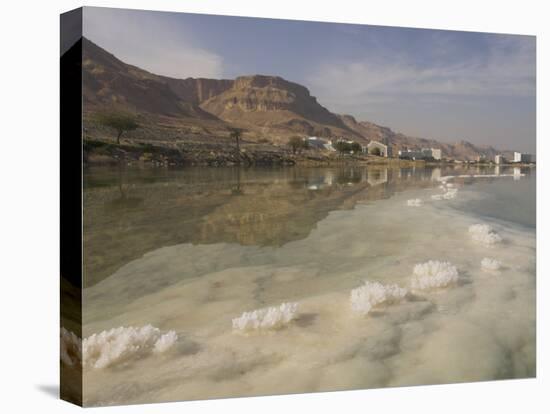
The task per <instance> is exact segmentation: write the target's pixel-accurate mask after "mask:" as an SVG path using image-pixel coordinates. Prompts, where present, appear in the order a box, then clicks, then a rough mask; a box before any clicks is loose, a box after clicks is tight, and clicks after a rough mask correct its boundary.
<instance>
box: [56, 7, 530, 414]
mask: <svg viewBox="0 0 550 414" xmlns="http://www.w3.org/2000/svg"><path fill="white" fill-rule="evenodd" d="M535 76H536V74H535V37H533V36H525V35H510V34H493V33H474V32H457V31H445V30H426V29H410V28H400V27H381V26H370V25H357V24H339V23H321V22H309V21H292V20H274V19H259V18H248V17H230V16H216V15H199V14H186V13H167V12H154V11H138V10H123V9H109V8H90V7H84V8H81V9H77V10H74V11H71V12H68V13H65V14H63V15H62V16H61V191H62V192H61V219H62V220H61V335H60V340H61V358H60V359H61V394H62V398H64V399H66V400H68V401H71V402H74V403H76V404H79V405H84V406H103V405H117V404H135V403H151V402H163V401H177V400H195V399H209V398H225V397H243V396H260V395H273V394H287V393H306V392H323V391H333V390H352V389H369V388H379V387H396V386H412V385H427V384H444V383H456V382H471V381H491V380H500V379H511V378H530V377H534V376H535V373H536V357H535V356H536V346H535V337H536V332H535V321H536V317H535V289H536V272H535V270H536V262H535V251H536V243H535V177H536V173H535V171H536V170H535V161H536V160H535V157H536V148H535V111H536V107H535V80H536V79H535Z"/></svg>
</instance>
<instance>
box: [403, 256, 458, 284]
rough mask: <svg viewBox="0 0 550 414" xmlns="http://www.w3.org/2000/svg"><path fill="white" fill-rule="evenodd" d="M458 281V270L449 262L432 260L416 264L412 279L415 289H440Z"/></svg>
mask: <svg viewBox="0 0 550 414" xmlns="http://www.w3.org/2000/svg"><path fill="white" fill-rule="evenodd" d="M457 281H458V270H457V269H456V267H455V266H453V265H452V264H451V263H449V262H440V261H438V260H430V261H428V262H426V263H419V264H417V265H415V266H414V269H413V276H412V280H411V288H412V289H413V290H429V289H439V288H444V287H447V286H449V285H452V284H454V283H456V282H457Z"/></svg>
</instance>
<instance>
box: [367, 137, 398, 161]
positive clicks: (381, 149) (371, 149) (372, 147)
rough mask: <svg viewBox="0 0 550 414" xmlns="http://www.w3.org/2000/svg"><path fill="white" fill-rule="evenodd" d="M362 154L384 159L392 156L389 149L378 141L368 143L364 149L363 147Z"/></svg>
mask: <svg viewBox="0 0 550 414" xmlns="http://www.w3.org/2000/svg"><path fill="white" fill-rule="evenodd" d="M363 152H366V153H368V154H369V155H378V156H379V157H386V158H388V157H391V156H392V152H391V147H390V146H388V145H386V144H382V143H381V142H378V141H371V142H369V143H368V145H367V146H366V147H363Z"/></svg>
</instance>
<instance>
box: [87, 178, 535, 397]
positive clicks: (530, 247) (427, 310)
mask: <svg viewBox="0 0 550 414" xmlns="http://www.w3.org/2000/svg"><path fill="white" fill-rule="evenodd" d="M369 172H370V171H369ZM442 175H444V174H442ZM395 176H397V174H394V177H395ZM449 180H450V179H449ZM525 181H527V180H520V181H518V182H514V181H513V180H511V179H510V180H508V181H506V180H499V182H500V183H503V184H502V185H509V186H510V193H514V192H515V188H516V187H514V186H516V185H518V184H519V185H521V184H522V183H524V182H525ZM401 184H403V183H401ZM278 185H281V186H283V187H284V188H287V187H288V188H292V191H295V193H294V192H293V193H292V195H291V196H288V197H286V198H284V200H283V201H284V203H288V204H289V205H291V204H292V203H294V202H295V197H296V194H302V193H304V192H307V186H305V185H301V186H288V184H287V183H286V182H283V183H279V184H278ZM403 185H404V184H403ZM388 187H389V188H390V190H391V183H389V184H388ZM243 188H244V191H243V195H240V196H239V197H230V196H227V197H228V200H229V201H227V203H233V204H234V205H235V207H234V208H233V209H229V207H227V205H221V206H220V200H219V198H216V197H214V199H213V201H211V200H209V202H211V203H210V204H209V203H206V202H204V205H205V206H208V209H209V210H208V211H212V212H211V213H209V215H207V216H206V217H205V218H204V219H203V220H204V222H205V223H206V224H207V225H208V226H205V227H204V228H203V231H204V232H208V231H210V232H213V233H214V232H218V233H222V230H223V232H231V231H234V232H238V233H239V236H240V240H243V242H242V243H241V244H239V243H237V242H235V241H234V239H230V241H227V239H225V238H223V237H221V235H220V237H219V239H214V238H210V239H208V241H209V242H208V243H199V242H197V243H182V242H177V241H175V242H173V244H167V243H165V241H164V240H163V243H165V244H163V245H162V246H159V248H157V249H154V250H151V249H150V251H148V253H147V254H145V255H139V256H137V257H136V258H135V259H132V260H131V261H129V262H128V263H126V264H125V265H124V266H122V267H121V268H119V269H118V270H116V272H114V273H113V274H112V275H111V276H110V277H109V278H107V279H105V280H103V281H102V282H101V283H98V284H97V285H95V286H93V287H91V288H87V289H85V291H84V300H85V303H86V307H85V308H84V314H83V318H84V328H83V330H84V332H83V334H84V336H85V337H86V336H91V335H93V334H94V333H96V332H102V331H106V332H108V331H109V330H111V329H113V328H114V327H115V328H116V327H119V326H134V327H140V326H146V325H147V324H151V325H153V326H157V327H159V328H161V329H162V331H161V332H160V335H161V336H162V335H166V334H167V333H169V332H174V335H175V332H178V333H181V334H180V335H179V336H180V337H179V338H177V339H175V344H173V345H172V347H170V348H168V350H167V351H165V352H164V353H163V354H162V356H159V355H156V353H155V344H157V343H158V339H157V341H155V342H153V341H149V342H147V345H146V347H145V352H144V353H143V354H142V353H141V351H139V352H137V353H135V354H133V356H128V357H129V359H126V358H125V357H121V358H119V359H115V360H114V362H113V363H112V364H110V365H108V367H109V368H108V369H93V367H91V366H90V365H86V366H85V369H84V384H85V391H84V400H85V404H86V405H97V404H116V403H133V402H144V401H165V400H177V399H202V398H213V397H227V396H250V395H265V394H277V393H288V392H312V391H329V390H343V389H357V388H373V387H388V386H403V385H418V384H433V383H446V382H463V381H478V380H494V379H503V378H524V377H532V376H534V374H535V368H536V352H535V351H536V346H535V337H536V335H535V327H536V324H535V306H534V303H535V300H534V298H535V285H536V283H535V254H534V253H535V234H534V229H531V228H526V227H525V226H520V225H516V223H515V222H514V221H513V220H506V221H504V220H497V219H495V218H492V219H488V218H487V217H486V216H489V217H491V216H490V214H491V210H487V211H483V212H482V213H483V216H482V215H481V213H480V215H477V214H474V213H471V212H468V211H464V210H461V209H460V205H461V203H465V204H467V203H469V202H470V201H471V200H475V199H479V198H482V197H484V196H485V195H484V193H481V192H479V191H477V190H476V188H475V186H472V187H468V186H467V185H465V186H462V185H460V197H459V200H457V201H456V202H452V203H448V202H444V201H440V202H437V203H436V202H426V203H425V204H424V205H423V206H422V209H420V210H419V209H414V208H409V207H408V206H407V200H409V199H416V198H418V199H421V200H427V199H430V195H431V194H434V193H435V192H438V193H441V195H443V194H444V192H443V191H441V190H440V189H438V188H437V187H435V188H434V187H433V186H432V187H430V188H423V189H417V188H409V189H407V190H406V191H405V192H403V193H395V194H393V193H390V196H388V198H385V199H381V200H376V201H372V200H370V199H369V200H363V199H362V198H361V194H362V193H361V192H360V191H358V190H357V189H356V188H353V187H351V188H350V187H348V186H345V188H346V189H348V188H349V190H350V193H352V194H353V195H352V197H353V198H352V199H347V200H346V202H345V203H342V204H336V203H335V204H333V205H334V207H333V208H332V211H330V213H328V214H324V215H323V214H319V215H318V216H317V217H321V218H318V219H317V221H315V222H314V223H313V224H311V223H310V228H308V231H302V230H303V229H301V228H297V226H298V224H297V223H298V222H296V221H294V222H291V223H290V224H289V222H286V221H285V220H284V217H283V216H282V215H281V208H282V207H281V205H284V204H282V203H281V204H278V207H279V208H278V209H274V208H272V204H273V197H271V196H270V195H268V196H265V197H264V195H263V194H262V195H261V196H260V197H259V198H258V197H251V196H250V195H249V190H248V189H247V187H246V186H243ZM380 188H382V186H377V187H369V188H368V190H367V191H368V192H370V193H371V194H372V193H373V191H374V190H376V191H378V189H380ZM352 190H353V191H352ZM367 191H365V192H367ZM484 191H487V190H484ZM445 192H446V190H445ZM204 193H205V194H206V193H208V191H205V192H204ZM307 193H308V200H313V201H320V202H321V203H323V204H326V203H327V201H326V199H323V198H322V197H325V196H329V197H332V196H334V194H335V193H336V190H335V189H330V191H328V190H326V189H323V190H320V191H316V192H307ZM329 193H330V194H329ZM178 194H179V193H178ZM201 196H202V195H201ZM205 197H206V196H205ZM229 197H230V198H229ZM315 197H320V198H319V199H317V198H315ZM329 200H330V201H331V202H333V198H330V199H329ZM350 200H353V203H351V201H350ZM155 201H156V200H155ZM200 202H202V201H200ZM262 202H265V203H266V204H267V205H269V207H270V208H271V209H272V210H274V211H273V214H277V216H276V217H277V220H276V221H275V224H274V225H273V226H269V225H268V223H267V222H266V220H265V213H264V212H262V211H261V210H259V207H258V205H259V204H261V203H262ZM520 202H523V199H522V200H520ZM197 203H199V201H197ZM451 204H453V205H452V206H451ZM199 207H202V204H200V205H199ZM101 208H104V203H103V204H101ZM149 208H150V207H149ZM304 208H305V209H306V211H307V213H308V214H307V217H308V218H310V217H313V216H314V213H316V212H317V211H316V210H315V209H316V208H318V207H317V205H316V204H307V206H305V207H304ZM517 208H518V209H519V208H522V205H518V207H517ZM204 209H205V210H206V209H207V208H206V207H204ZM241 210H245V211H246V214H243V215H238V214H237V213H238V212H240V211H241ZM154 211H155V210H154V209H153V212H154ZM130 213H131V212H128V213H126V214H130ZM216 215H218V216H219V215H223V216H224V217H226V216H229V217H230V218H231V220H232V221H231V222H232V223H233V222H234V223H235V226H234V227H230V228H226V227H223V228H222V230H220V227H219V226H218V227H217V226H215V224H216V221H215V218H216V217H218V216H216ZM304 217H306V215H304ZM482 217H483V218H482ZM159 220H160V218H159ZM304 220H305V219H304ZM301 221H303V220H301ZM301 221H300V223H301ZM486 222H487V223H489V222H490V223H491V230H492V229H493V228H494V229H497V230H498V235H499V236H500V237H501V238H502V240H506V243H500V244H498V245H495V248H493V249H490V250H489V249H487V248H485V245H482V246H480V245H479V244H478V243H473V242H472V236H471V233H470V232H469V231H465V229H469V227H470V226H472V225H474V224H476V223H486ZM280 228H283V229H284V230H285V231H286V232H294V231H296V232H298V230H300V233H299V237H295V238H294V239H292V240H291V241H287V240H284V241H280V239H278V238H277V237H274V239H275V241H276V242H275V243H273V244H271V245H264V244H262V243H253V242H251V241H250V240H252V236H251V234H252V233H253V231H260V230H261V231H262V232H264V233H265V234H269V235H272V234H275V235H278V234H280V233H277V231H278V230H279V229H280ZM258 229H260V230H258ZM489 233H491V231H489ZM489 252H490V253H489ZM485 258H490V260H496V261H499V262H500V261H503V262H505V263H506V264H512V263H513V266H501V267H500V269H499V270H498V275H499V276H498V277H494V276H493V273H491V271H487V270H484V268H483V267H482V265H480V264H481V263H482V260H483V259H485ZM415 264H416V266H415ZM411 271H412V273H413V274H412V277H411ZM492 272H494V271H492ZM365 275H368V278H369V280H371V281H375V280H376V281H377V283H379V284H380V285H381V286H382V287H383V288H382V289H379V288H377V289H372V290H371V289H368V288H367V289H361V288H362V287H365V286H366V284H365V285H361V283H362V280H363V279H364V278H365ZM371 283H373V282H371ZM358 286H359V287H358ZM388 286H394V287H393V288H391V289H388ZM409 286H410V287H411V288H412V289H413V291H412V294H407V295H406V296H404V297H402V296H401V294H397V293H396V294H392V293H390V292H400V293H401V292H402V291H404V290H405V289H404V288H405V287H409ZM446 287H448V288H446ZM356 289H360V290H358V291H356V292H357V293H356V294H354V295H353V294H352V293H350V292H353V291H354V290H356ZM401 289H402V290H401ZM374 291H377V292H379V293H377V294H374V293H373V292H374ZM361 292H363V293H361ZM365 292H369V293H365ZM352 296H355V298H356V299H352ZM401 297H402V299H401V300H399V298H401ZM388 298H389V300H388ZM354 302H355V305H354ZM281 303H287V304H295V303H299V312H298V310H296V309H294V310H292V309H293V307H292V306H288V307H285V308H284V311H281V308H280V306H279V305H278V304H281ZM274 304H277V306H273V309H274V311H273V315H276V317H274V318H273V319H271V317H270V318H267V319H266V318H265V315H266V314H267V312H264V311H261V310H265V309H269V307H270V306H272V305H274ZM390 305H391V306H390ZM361 306H363V308H362V309H363V311H364V310H367V309H368V311H367V312H366V314H367V315H368V316H367V317H355V315H356V314H357V312H356V309H357V311H358V312H359V314H361V313H362V310H361ZM369 306H370V307H369ZM253 309H256V310H257V311H251V310H253ZM378 310H380V311H378ZM259 311H261V312H259ZM377 311H378V312H377ZM243 312H244V314H243ZM254 312H256V313H255V314H254ZM247 314H248V316H246V317H243V316H245V315H247ZM253 315H255V316H253ZM282 315H292V318H291V321H290V322H289V323H288V324H286V325H285V324H284V323H283V324H280V325H279V322H276V323H274V325H273V326H276V325H278V326H280V327H281V328H283V329H259V330H257V329H256V328H254V326H261V324H262V321H264V320H271V321H277V320H278V321H281V322H282V321H285V320H288V317H285V318H283V316H282ZM503 315H505V316H506V317H503ZM232 318H235V319H236V320H237V321H239V322H237V328H236V329H234V327H233V323H231V322H233V321H232ZM230 321H231V322H230ZM252 321H254V322H252ZM268 325H269V324H268ZM239 326H242V327H244V328H246V329H247V330H246V331H244V332H246V334H244V335H242V334H235V332H237V333H240V332H243V331H241V330H240V328H239ZM159 338H160V337H159ZM138 342H139V341H138ZM170 342H172V340H170V338H169V337H166V343H170ZM161 343H164V341H162V342H161ZM158 346H159V349H160V348H163V346H161V345H160V343H159V345H158ZM140 349H141V348H140ZM108 354H109V353H107V355H108ZM126 362H131V363H126Z"/></svg>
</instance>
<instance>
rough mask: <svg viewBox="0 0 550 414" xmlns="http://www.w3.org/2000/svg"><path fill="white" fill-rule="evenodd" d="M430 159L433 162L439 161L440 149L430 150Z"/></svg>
mask: <svg viewBox="0 0 550 414" xmlns="http://www.w3.org/2000/svg"><path fill="white" fill-rule="evenodd" d="M431 150H432V157H433V159H434V160H438V161H439V160H441V156H442V154H441V149H440V148H432V149H431Z"/></svg>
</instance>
